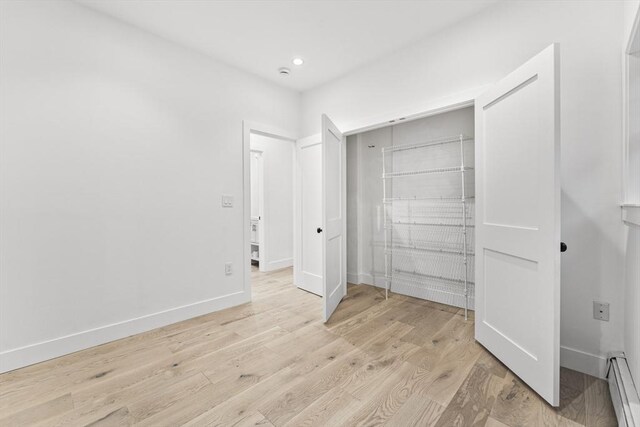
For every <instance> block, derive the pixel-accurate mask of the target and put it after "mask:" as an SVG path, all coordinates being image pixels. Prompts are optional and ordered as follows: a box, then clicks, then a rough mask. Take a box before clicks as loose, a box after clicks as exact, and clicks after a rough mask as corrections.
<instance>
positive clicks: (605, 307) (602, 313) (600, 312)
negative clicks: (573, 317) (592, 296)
mask: <svg viewBox="0 0 640 427" xmlns="http://www.w3.org/2000/svg"><path fill="white" fill-rule="evenodd" d="M593 318H594V319H596V320H604V321H606V322H608V321H609V303H608V302H599V301H594V302H593Z"/></svg>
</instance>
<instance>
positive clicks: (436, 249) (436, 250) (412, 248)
mask: <svg viewBox="0 0 640 427" xmlns="http://www.w3.org/2000/svg"><path fill="white" fill-rule="evenodd" d="M394 250H398V251H402V252H412V253H413V252H417V253H421V252H431V253H435V254H445V255H458V256H463V255H464V251H463V250H456V249H453V248H442V247H440V248H439V247H437V246H418V245H402V244H393V245H390V248H389V249H387V253H390V254H391V253H393V251H394ZM467 255H468V256H474V255H475V254H474V253H473V252H467Z"/></svg>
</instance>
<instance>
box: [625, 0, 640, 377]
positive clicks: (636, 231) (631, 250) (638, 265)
mask: <svg viewBox="0 0 640 427" xmlns="http://www.w3.org/2000/svg"><path fill="white" fill-rule="evenodd" d="M625 6H626V7H625V9H624V21H625V25H624V31H623V40H622V49H623V51H624V50H625V49H626V48H627V43H628V40H629V37H630V36H631V29H632V27H633V22H634V20H635V19H636V16H637V15H638V13H640V11H639V9H640V1H628V2H626V3H625ZM639 56H640V55H636V58H634V61H635V63H634V66H635V67H636V68H635V71H636V72H637V70H638V64H639V61H640V59H638V57H639ZM635 77H636V81H637V74H636V76H635ZM639 92H640V91H638V87H637V85H636V87H635V92H634V93H633V95H632V97H631V98H632V99H633V101H631V100H630V103H631V102H633V103H635V104H634V105H635V106H636V111H638V109H637V106H638V105H640V100H639V99H638V96H639ZM633 114H634V113H632V115H631V117H630V119H631V120H632V121H631V122H630V123H632V124H633V127H630V130H631V129H633V130H631V138H635V139H634V140H633V141H635V144H636V145H635V147H638V148H640V132H638V129H639V128H640V125H639V124H638V119H637V117H635V120H634V118H633ZM635 154H636V156H638V155H640V150H639V149H637V148H636V152H635ZM638 162H640V159H638V157H636V158H635V165H638V164H639V163H638ZM630 164H632V165H634V163H633V162H630ZM635 168H636V170H635V174H629V179H636V180H637V179H638V176H639V175H638V174H639V172H638V168H637V166H635ZM636 187H639V186H638V184H637V181H636ZM634 190H635V191H634V192H635V193H636V194H628V195H627V197H629V198H630V199H629V200H626V201H627V202H634V200H633V198H637V196H638V191H639V189H638V188H636V189H634ZM629 193H631V192H629ZM624 274H625V306H626V309H625V318H624V332H625V334H624V351H625V354H626V356H627V361H628V363H629V367H630V368H631V374H632V375H633V378H634V381H635V383H636V385H638V386H640V309H639V308H640V227H638V226H636V225H631V224H630V225H628V226H627V230H626V241H625V269H624ZM639 388H640V387H639Z"/></svg>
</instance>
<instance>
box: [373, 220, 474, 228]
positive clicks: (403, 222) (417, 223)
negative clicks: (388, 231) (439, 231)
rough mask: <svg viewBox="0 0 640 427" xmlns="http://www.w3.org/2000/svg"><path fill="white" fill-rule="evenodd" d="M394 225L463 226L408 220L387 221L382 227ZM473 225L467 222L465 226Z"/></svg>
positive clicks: (471, 226)
mask: <svg viewBox="0 0 640 427" xmlns="http://www.w3.org/2000/svg"><path fill="white" fill-rule="evenodd" d="M394 225H405V226H417V227H454V228H461V229H463V228H464V227H465V225H464V224H447V223H444V222H415V221H414V222H409V221H391V222H387V223H386V224H385V226H384V228H390V226H394ZM473 227H475V225H472V224H467V225H466V228H473Z"/></svg>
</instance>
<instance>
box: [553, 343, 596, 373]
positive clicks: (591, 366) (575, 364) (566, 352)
mask: <svg viewBox="0 0 640 427" xmlns="http://www.w3.org/2000/svg"><path fill="white" fill-rule="evenodd" d="M560 366H563V367H565V368H569V369H572V370H574V371H578V372H582V373H584V374H588V375H591V376H593V377H597V378H602V379H604V378H605V376H606V374H607V372H606V369H607V358H606V356H600V355H597V354H591V353H587V352H585V351H581V350H577V349H575V348H571V347H564V346H560Z"/></svg>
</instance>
